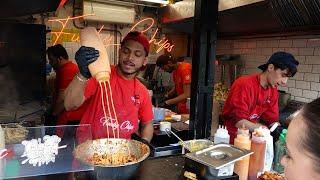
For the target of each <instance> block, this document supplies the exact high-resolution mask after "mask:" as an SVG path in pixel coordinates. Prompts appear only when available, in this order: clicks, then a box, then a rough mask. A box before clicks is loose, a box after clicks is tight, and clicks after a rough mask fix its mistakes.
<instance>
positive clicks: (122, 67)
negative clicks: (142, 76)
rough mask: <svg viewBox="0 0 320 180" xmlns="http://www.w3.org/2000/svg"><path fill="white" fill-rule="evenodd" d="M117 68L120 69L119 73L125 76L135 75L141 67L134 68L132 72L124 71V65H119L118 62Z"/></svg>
mask: <svg viewBox="0 0 320 180" xmlns="http://www.w3.org/2000/svg"><path fill="white" fill-rule="evenodd" d="M118 66H119V67H120V71H121V72H122V73H123V74H125V75H133V74H137V73H138V72H139V71H140V69H141V67H142V66H141V67H134V69H132V70H126V68H125V67H124V64H123V63H120V62H119V63H118Z"/></svg>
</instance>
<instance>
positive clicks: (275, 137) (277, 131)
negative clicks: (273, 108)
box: [271, 125, 284, 142]
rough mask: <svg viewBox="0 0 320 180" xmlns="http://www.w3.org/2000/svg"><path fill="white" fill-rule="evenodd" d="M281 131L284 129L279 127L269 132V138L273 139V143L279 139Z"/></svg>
mask: <svg viewBox="0 0 320 180" xmlns="http://www.w3.org/2000/svg"><path fill="white" fill-rule="evenodd" d="M283 129H284V127H283V126H281V125H279V126H278V127H277V128H276V129H275V130H274V131H273V132H271V136H272V137H273V141H274V142H276V141H277V140H278V139H279V137H280V134H281V132H282V130H283Z"/></svg>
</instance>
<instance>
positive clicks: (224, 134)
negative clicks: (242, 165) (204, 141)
mask: <svg viewBox="0 0 320 180" xmlns="http://www.w3.org/2000/svg"><path fill="white" fill-rule="evenodd" d="M213 141H214V143H215V144H219V143H226V144H229V143H230V135H229V134H228V130H227V128H226V127H223V126H219V128H218V129H217V131H216V133H215V134H214V140H213Z"/></svg>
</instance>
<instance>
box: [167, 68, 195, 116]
mask: <svg viewBox="0 0 320 180" xmlns="http://www.w3.org/2000/svg"><path fill="white" fill-rule="evenodd" d="M172 76H173V81H174V84H175V89H176V92H177V94H178V95H181V94H183V85H185V84H191V64H189V63H185V62H180V63H179V64H178V68H177V69H176V70H175V71H173V73H172ZM186 103H187V100H183V101H182V102H179V103H178V111H179V113H181V114H186V113H188V110H187V106H186Z"/></svg>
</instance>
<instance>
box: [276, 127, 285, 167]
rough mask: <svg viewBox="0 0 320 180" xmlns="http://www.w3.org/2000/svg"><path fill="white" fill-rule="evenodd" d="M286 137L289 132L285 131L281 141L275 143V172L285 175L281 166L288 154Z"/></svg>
mask: <svg viewBox="0 0 320 180" xmlns="http://www.w3.org/2000/svg"><path fill="white" fill-rule="evenodd" d="M286 136H287V130H286V129H283V130H282V132H281V134H280V137H279V140H278V141H277V142H276V143H275V156H274V168H273V169H274V170H275V171H277V172H278V173H283V171H284V168H283V166H282V165H281V163H280V162H281V159H282V157H283V156H284V155H285V154H286Z"/></svg>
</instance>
